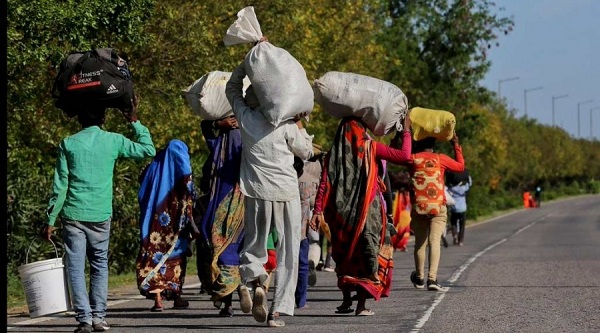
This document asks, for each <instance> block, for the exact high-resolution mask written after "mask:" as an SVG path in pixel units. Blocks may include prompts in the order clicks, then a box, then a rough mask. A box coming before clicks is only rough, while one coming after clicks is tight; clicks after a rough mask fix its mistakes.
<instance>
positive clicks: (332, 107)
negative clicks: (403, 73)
mask: <svg viewBox="0 0 600 333" xmlns="http://www.w3.org/2000/svg"><path fill="white" fill-rule="evenodd" d="M313 88H314V90H315V99H316V101H317V103H318V104H319V105H321V107H323V110H324V111H325V112H327V113H328V114H330V115H332V116H334V117H337V118H343V117H349V116H354V117H358V118H362V121H363V122H364V123H365V125H367V127H368V128H369V129H370V130H371V132H373V134H374V135H376V136H383V135H386V134H389V133H390V132H391V131H392V130H393V129H397V130H402V120H403V119H404V117H405V116H406V113H407V110H408V99H407V98H406V95H404V93H403V92H402V90H400V88H398V87H397V86H396V85H394V84H392V83H390V82H387V81H383V80H380V79H376V78H373V77H370V76H365V75H360V74H354V73H344V72H335V71H333V72H327V73H325V75H323V76H322V77H321V78H319V79H317V80H315V82H314V85H313Z"/></svg>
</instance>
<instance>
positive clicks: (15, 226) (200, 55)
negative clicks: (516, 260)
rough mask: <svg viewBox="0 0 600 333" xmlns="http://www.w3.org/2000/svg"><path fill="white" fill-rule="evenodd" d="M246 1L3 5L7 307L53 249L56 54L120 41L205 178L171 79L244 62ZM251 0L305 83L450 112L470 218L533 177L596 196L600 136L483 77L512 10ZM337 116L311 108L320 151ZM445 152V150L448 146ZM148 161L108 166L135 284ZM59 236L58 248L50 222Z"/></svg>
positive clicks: (375, 1)
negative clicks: (381, 85) (22, 270)
mask: <svg viewBox="0 0 600 333" xmlns="http://www.w3.org/2000/svg"><path fill="white" fill-rule="evenodd" d="M248 4H249V2H248V1H232V0H218V1H217V0H206V1H155V0H114V1H112V2H111V6H106V3H105V1H101V0H88V1H85V2H81V3H78V5H77V6H76V7H75V6H73V4H72V2H64V1H49V0H34V1H31V0H8V1H7V20H8V31H7V41H8V46H7V84H8V87H7V88H8V94H7V108H8V109H7V122H8V126H7V140H8V141H7V143H8V149H7V164H8V166H7V215H6V216H7V244H8V248H7V253H6V259H7V260H6V262H7V267H8V278H9V279H8V292H9V294H8V302H9V307H10V306H12V305H18V304H21V303H22V300H23V296H22V290H21V289H22V288H21V286H20V283H19V280H18V267H19V266H20V265H22V264H24V263H25V260H26V258H25V253H26V251H27V248H28V247H29V246H30V244H32V243H33V244H32V245H31V252H30V255H29V261H30V262H31V261H37V260H41V259H47V258H51V257H52V256H53V255H54V250H53V249H52V247H51V246H49V245H48V244H47V243H46V244H44V242H42V241H41V240H39V238H38V231H39V229H40V228H41V226H42V224H43V222H44V217H45V212H46V207H47V202H48V199H49V196H50V190H51V186H52V178H53V168H54V164H55V160H56V147H57V145H58V143H59V142H60V140H61V139H63V138H64V137H66V136H68V135H70V134H73V133H75V132H76V131H77V130H78V124H77V122H76V121H75V120H74V119H69V118H67V117H66V116H65V114H64V113H63V112H62V111H61V110H59V109H57V108H56V107H54V105H53V100H52V97H51V94H50V92H51V88H52V82H53V79H54V77H55V75H56V70H57V66H58V64H59V63H60V61H61V60H62V59H63V58H64V57H65V56H66V55H67V54H68V53H69V52H71V51H82V50H89V49H92V48H98V47H113V48H116V49H117V50H119V52H120V54H121V55H122V56H123V57H125V58H126V59H127V60H128V62H129V66H130V69H131V70H132V73H133V76H134V82H135V89H136V93H137V94H138V95H139V96H140V105H139V108H138V109H139V116H140V119H141V120H142V122H143V123H144V125H146V126H147V127H148V128H149V129H150V131H151V134H152V136H153V140H154V143H155V145H156V147H157V149H160V148H162V147H164V146H165V145H166V144H167V143H168V142H169V141H170V140H171V139H180V140H182V141H184V142H186V144H187V145H188V146H189V148H190V153H191V157H192V168H193V172H194V177H195V179H199V178H200V175H201V168H202V165H203V163H204V161H205V160H206V156H207V150H206V145H205V143H204V141H203V138H202V135H201V132H200V126H199V122H200V119H199V118H198V116H196V115H195V114H193V113H192V112H191V109H190V108H189V106H188V105H187V104H186V101H185V99H184V98H183V97H182V94H181V91H182V89H184V88H186V87H187V86H189V85H190V84H191V83H193V82H194V81H195V80H196V79H198V78H200V77H201V76H202V75H204V74H206V73H208V72H210V71H216V70H220V71H232V70H233V68H234V67H235V66H236V65H237V64H238V63H240V61H242V59H243V57H244V55H245V54H246V52H247V51H248V50H249V48H250V47H251V45H235V46H230V47H225V46H224V45H223V42H222V41H223V36H224V35H225V31H226V30H227V28H228V26H229V25H230V24H231V23H232V22H234V21H235V19H236V13H237V12H238V11H239V10H240V9H242V8H243V7H245V6H246V5H248ZM252 5H253V6H254V7H255V11H256V13H257V17H258V20H259V22H260V23H261V28H262V31H263V33H264V34H265V35H266V36H268V38H269V40H270V41H271V42H272V43H273V44H275V45H277V46H279V47H282V48H284V49H286V50H288V51H289V52H290V53H291V54H292V55H293V56H294V57H295V58H296V59H298V61H299V62H300V63H301V64H302V65H303V66H304V68H305V70H306V73H307V76H308V78H309V80H313V79H316V78H319V77H320V76H322V75H323V74H325V73H326V72H328V71H345V72H354V73H358V74H364V75H369V76H373V77H376V78H380V79H383V80H386V81H389V82H392V83H394V84H396V85H397V86H398V87H400V88H401V89H402V90H403V92H404V93H405V94H406V95H407V97H408V100H409V103H410V106H411V107H415V106H421V107H426V108H432V109H442V110H448V111H451V112H452V113H454V115H455V116H456V120H457V126H456V130H457V133H458V135H459V137H460V143H461V145H462V146H463V150H464V155H465V159H466V161H467V167H468V169H469V171H470V174H471V176H472V178H473V182H474V185H473V187H472V190H471V192H470V194H469V198H468V200H469V211H468V214H469V216H468V218H469V219H472V220H474V219H478V218H481V217H482V216H488V215H489V214H492V213H494V212H497V211H504V210H509V209H514V208H517V207H520V206H521V205H522V200H521V193H522V191H523V190H524V189H526V188H531V187H532V186H534V185H538V184H539V185H541V186H542V188H543V189H544V199H553V198H559V197H563V196H568V195H578V194H582V193H599V192H600V142H599V141H597V140H593V141H590V140H585V139H580V138H573V137H571V136H570V135H569V134H568V133H567V132H566V131H564V130H563V129H561V128H559V127H552V126H549V125H545V124H540V123H538V122H537V121H536V120H535V119H529V118H526V117H516V116H515V110H512V109H510V108H509V107H508V105H507V103H506V101H504V100H498V96H496V94H495V93H494V92H493V91H489V90H487V89H486V88H484V87H482V86H481V85H480V83H479V82H481V80H482V78H483V77H484V76H485V74H486V73H487V71H488V69H489V68H490V65H491V64H490V63H489V61H488V59H487V54H488V52H491V50H492V49H493V48H496V47H502V45H499V44H498V37H499V36H501V35H505V34H510V32H511V31H512V29H513V25H514V22H513V20H512V18H511V17H510V16H508V15H502V14H497V10H496V7H494V6H495V5H494V4H493V2H492V1H491V0H472V1H462V0H461V1H449V0H424V1H408V0H357V1H351V2H345V1H336V0H298V1H287V0H270V1H265V0H259V1H253V2H252ZM82 107H85V106H82ZM548 112H550V111H549V110H548ZM337 122H338V120H337V119H334V118H332V117H331V116H329V115H327V114H325V113H324V112H322V111H321V110H320V109H319V108H318V106H317V107H315V110H314V111H313V113H312V114H311V119H310V122H309V123H308V124H307V126H306V127H307V130H308V131H309V132H310V133H311V134H314V135H315V141H316V142H317V143H319V144H321V145H322V146H323V147H325V148H326V149H327V148H329V146H330V143H331V140H332V139H333V134H334V131H335V128H336V126H337ZM105 129H106V130H109V131H118V132H121V133H127V128H126V125H125V124H124V122H123V120H122V116H121V114H120V113H119V112H118V111H117V110H114V112H113V111H112V110H111V112H109V113H108V121H107V125H106V127H105ZM378 140H383V141H386V140H389V138H378ZM440 148H441V151H443V152H449V151H447V150H448V149H449V148H450V145H448V144H441V145H440ZM148 162H149V161H142V162H134V161H123V162H118V164H117V166H116V170H115V186H114V193H115V194H114V203H113V207H114V216H113V220H112V226H111V232H112V236H111V247H110V258H109V265H110V269H111V283H119V282H115V281H118V279H121V277H123V278H122V279H123V280H121V281H124V282H123V283H130V280H131V282H134V281H135V280H134V279H133V274H134V270H135V259H136V256H137V253H138V250H139V232H138V223H137V219H138V213H139V207H138V202H137V191H138V188H139V184H138V181H137V178H138V175H139V173H140V171H141V170H142V168H143V167H144V165H145V164H146V163H148ZM391 170H392V172H394V171H400V168H392V169H391ZM59 226H60V225H59ZM55 240H56V242H55V243H56V244H57V246H58V247H59V254H62V248H60V247H61V244H62V242H61V239H60V232H59V231H57V232H56V239H55ZM192 261H193V260H192ZM188 274H191V272H190V273H188ZM115 277H117V280H115Z"/></svg>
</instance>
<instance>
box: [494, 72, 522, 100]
mask: <svg viewBox="0 0 600 333" xmlns="http://www.w3.org/2000/svg"><path fill="white" fill-rule="evenodd" d="M518 79H519V77H518V76H515V77H511V78H508V79H500V80H498V102H500V101H502V94H501V91H502V90H501V88H500V85H501V84H502V82H508V81H514V80H518Z"/></svg>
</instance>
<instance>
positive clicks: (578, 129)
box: [577, 99, 594, 138]
mask: <svg viewBox="0 0 600 333" xmlns="http://www.w3.org/2000/svg"><path fill="white" fill-rule="evenodd" d="M593 101H594V100H593V99H588V100H587V101H583V102H579V103H577V137H578V138H580V137H581V131H580V127H581V121H580V118H581V112H580V110H579V107H580V106H582V105H583V104H588V103H591V102H593Z"/></svg>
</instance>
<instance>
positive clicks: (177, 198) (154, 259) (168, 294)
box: [136, 140, 197, 300]
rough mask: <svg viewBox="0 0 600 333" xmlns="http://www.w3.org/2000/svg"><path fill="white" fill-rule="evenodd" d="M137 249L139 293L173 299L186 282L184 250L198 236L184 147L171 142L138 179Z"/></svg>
mask: <svg viewBox="0 0 600 333" xmlns="http://www.w3.org/2000/svg"><path fill="white" fill-rule="evenodd" d="M140 183H141V184H140V190H139V192H138V202H139V205H140V225H139V227H140V240H141V247H140V251H139V254H138V258H137V260H136V276H137V283H138V288H139V290H140V293H141V294H142V295H143V296H146V297H148V298H154V297H155V294H156V293H161V294H162V295H163V297H164V298H165V299H167V300H174V299H175V298H176V297H177V295H179V294H180V293H181V288H182V286H183V282H184V278H185V268H186V263H187V258H186V257H187V256H188V255H189V250H188V245H189V242H190V240H192V239H193V238H195V237H196V236H197V231H195V230H196V229H195V225H194V221H193V215H192V213H193V205H194V202H195V196H196V194H195V191H194V183H193V181H192V168H191V164H190V156H189V153H188V147H187V146H186V144H185V143H183V142H182V141H180V140H172V141H170V142H169V144H168V145H167V147H166V148H164V149H162V150H161V151H159V152H158V153H157V154H156V156H155V157H154V159H153V160H152V162H151V163H150V164H149V165H148V166H146V168H145V169H144V171H143V172H142V174H141V175H140Z"/></svg>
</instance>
